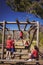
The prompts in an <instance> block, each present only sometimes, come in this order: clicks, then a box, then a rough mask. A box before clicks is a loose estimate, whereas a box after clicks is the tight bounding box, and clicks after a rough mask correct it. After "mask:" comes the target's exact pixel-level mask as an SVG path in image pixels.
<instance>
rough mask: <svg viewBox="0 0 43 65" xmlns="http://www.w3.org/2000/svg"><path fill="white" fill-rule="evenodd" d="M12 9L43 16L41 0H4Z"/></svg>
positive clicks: (42, 1) (42, 2)
mask: <svg viewBox="0 0 43 65" xmlns="http://www.w3.org/2000/svg"><path fill="white" fill-rule="evenodd" d="M6 3H7V4H8V5H9V6H10V7H11V9H12V10H14V11H20V12H29V13H34V14H35V15H36V16H40V17H41V18H43V0H6Z"/></svg>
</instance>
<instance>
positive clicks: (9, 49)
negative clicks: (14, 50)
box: [6, 35, 13, 59]
mask: <svg viewBox="0 0 43 65" xmlns="http://www.w3.org/2000/svg"><path fill="white" fill-rule="evenodd" d="M12 43H13V42H12V39H11V36H10V35H9V36H8V38H7V40H6V50H7V51H6V59H10V58H11V45H12Z"/></svg>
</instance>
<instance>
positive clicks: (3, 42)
mask: <svg viewBox="0 0 43 65" xmlns="http://www.w3.org/2000/svg"><path fill="white" fill-rule="evenodd" d="M4 44H5V21H4V22H3V33H2V59H3V58H4Z"/></svg>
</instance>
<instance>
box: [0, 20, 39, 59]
mask: <svg viewBox="0 0 43 65" xmlns="http://www.w3.org/2000/svg"><path fill="white" fill-rule="evenodd" d="M6 24H13V25H14V24H17V25H18V29H19V31H20V26H19V25H20V24H25V28H24V30H25V31H26V27H27V25H28V24H30V25H34V26H36V28H37V46H38V44H39V22H38V21H37V22H29V21H26V22H19V21H18V20H16V22H6V21H3V22H0V25H3V26H2V30H3V35H2V59H4V43H5V29H7V28H6ZM32 29H34V27H31V28H30V31H31V30H32ZM30 31H29V33H30ZM13 32H14V30H13Z"/></svg>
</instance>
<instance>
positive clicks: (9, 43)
mask: <svg viewBox="0 0 43 65" xmlns="http://www.w3.org/2000/svg"><path fill="white" fill-rule="evenodd" d="M11 45H12V40H7V41H6V48H11Z"/></svg>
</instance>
